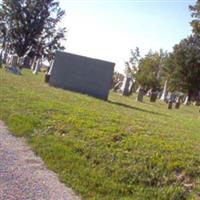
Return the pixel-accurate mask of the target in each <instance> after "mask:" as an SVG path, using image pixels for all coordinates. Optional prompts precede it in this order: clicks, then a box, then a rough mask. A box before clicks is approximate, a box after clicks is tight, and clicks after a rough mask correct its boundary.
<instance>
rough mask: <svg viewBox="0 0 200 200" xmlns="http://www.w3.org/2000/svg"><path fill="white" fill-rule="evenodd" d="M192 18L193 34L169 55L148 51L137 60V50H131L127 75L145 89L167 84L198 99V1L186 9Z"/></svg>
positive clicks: (127, 63)
mask: <svg viewBox="0 0 200 200" xmlns="http://www.w3.org/2000/svg"><path fill="white" fill-rule="evenodd" d="M189 9H190V11H191V16H192V18H193V20H192V22H191V26H192V28H193V30H192V34H191V35H190V36H189V37H187V38H185V39H183V40H181V41H180V42H179V43H178V44H176V45H175V46H174V47H173V51H172V52H171V53H168V52H165V51H163V50H162V49H161V50H160V51H157V52H153V51H152V50H150V51H149V52H148V53H147V55H145V56H144V57H142V58H141V57H140V53H139V49H138V48H136V49H135V50H134V51H133V50H131V57H130V59H129V61H128V62H126V63H125V65H126V72H127V71H131V73H132V76H133V78H134V79H135V80H136V82H137V84H139V85H140V86H141V87H142V88H143V89H144V90H146V91H147V90H149V89H151V90H157V91H159V90H162V88H163V85H164V83H165V82H166V81H167V83H168V90H169V91H171V92H174V91H180V92H183V93H186V94H187V95H188V98H189V99H188V100H189V101H190V100H192V99H195V98H198V95H199V92H200V1H199V0H198V1H197V2H196V4H195V5H194V6H189Z"/></svg>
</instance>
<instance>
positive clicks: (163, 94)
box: [160, 81, 167, 101]
mask: <svg viewBox="0 0 200 200" xmlns="http://www.w3.org/2000/svg"><path fill="white" fill-rule="evenodd" d="M166 98H167V81H165V85H164V89H163V93H162V96H161V98H160V99H161V100H163V101H166Z"/></svg>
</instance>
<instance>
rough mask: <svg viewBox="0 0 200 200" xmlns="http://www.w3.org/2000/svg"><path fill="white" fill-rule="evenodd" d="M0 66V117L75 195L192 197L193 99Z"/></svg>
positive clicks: (197, 146) (198, 160) (196, 171)
mask: <svg viewBox="0 0 200 200" xmlns="http://www.w3.org/2000/svg"><path fill="white" fill-rule="evenodd" d="M43 76H44V74H39V75H38V76H36V75H33V74H31V73H30V72H29V71H28V70H24V71H23V75H22V76H15V75H13V74H10V73H7V72H5V71H4V70H2V69H0V119H1V120H3V121H5V123H6V124H7V125H8V127H9V128H10V130H11V131H12V132H14V133H15V134H16V135H17V136H20V137H21V136H23V137H25V138H27V141H28V143H29V144H30V145H31V147H32V148H33V150H34V151H35V152H36V153H37V154H38V155H40V156H41V157H42V158H43V160H44V162H45V163H46V165H47V167H48V168H49V169H51V170H53V171H55V172H56V173H57V174H58V175H59V178H60V180H61V181H63V182H64V183H65V184H66V185H67V186H69V187H71V188H73V189H74V190H75V191H76V192H77V193H79V194H80V195H81V196H82V197H83V199H104V200H108V199H109V200H115V199H116V200H118V199H123V200H125V199H126V200H128V199H141V200H143V199H159V200H169V199H174V200H175V199H176V200H179V199H180V200H184V199H198V198H200V197H199V196H198V195H199V194H200V187H199V181H200V179H199V178H200V114H199V112H198V109H199V108H198V107H195V106H188V107H183V106H182V107H181V109H180V110H175V109H173V110H167V106H166V104H164V103H162V102H157V103H150V102H149V100H148V99H145V102H144V103H138V102H136V101H135V97H134V96H133V97H122V96H119V95H117V94H113V93H111V94H110V97H109V101H108V102H105V101H101V100H98V99H95V98H92V97H88V96H86V95H81V94H78V93H73V92H70V91H64V90H61V89H56V88H52V87H49V86H48V85H47V84H45V83H44V81H43Z"/></svg>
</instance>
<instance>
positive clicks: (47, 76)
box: [44, 60, 54, 83]
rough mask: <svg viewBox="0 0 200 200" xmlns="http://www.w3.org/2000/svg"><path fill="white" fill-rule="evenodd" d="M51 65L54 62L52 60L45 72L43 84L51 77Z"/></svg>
mask: <svg viewBox="0 0 200 200" xmlns="http://www.w3.org/2000/svg"><path fill="white" fill-rule="evenodd" d="M53 63H54V60H52V61H51V62H50V65H49V69H48V71H47V73H45V80H44V81H45V83H48V82H49V79H50V76H51V71H52V68H53Z"/></svg>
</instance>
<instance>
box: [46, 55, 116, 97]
mask: <svg viewBox="0 0 200 200" xmlns="http://www.w3.org/2000/svg"><path fill="white" fill-rule="evenodd" d="M114 66H115V64H114V63H111V62H106V61H103V60H98V59H93V58H88V57H84V56H79V55H75V54H71V53H64V52H59V51H58V52H57V53H56V57H55V61H54V64H53V67H52V71H51V75H50V80H49V84H50V85H51V86H55V87H60V88H63V89H67V90H72V91H75V92H81V93H84V94H88V95H91V96H94V97H96V98H100V99H103V100H107V98H108V94H109V90H110V87H111V83H112V77H113V71H114Z"/></svg>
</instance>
